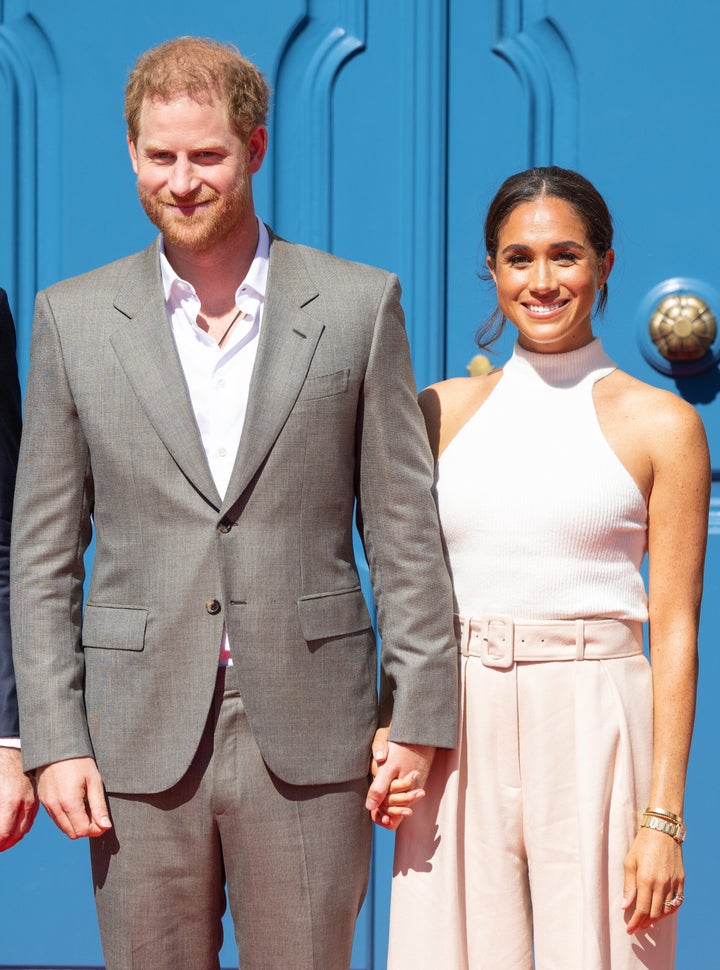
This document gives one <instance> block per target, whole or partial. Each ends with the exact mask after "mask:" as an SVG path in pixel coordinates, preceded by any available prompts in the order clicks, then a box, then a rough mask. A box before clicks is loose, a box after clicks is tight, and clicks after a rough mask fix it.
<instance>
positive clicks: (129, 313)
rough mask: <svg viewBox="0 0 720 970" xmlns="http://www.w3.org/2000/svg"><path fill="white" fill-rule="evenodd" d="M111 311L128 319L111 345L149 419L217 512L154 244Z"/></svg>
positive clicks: (216, 498) (137, 263)
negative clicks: (168, 316) (116, 310)
mask: <svg viewBox="0 0 720 970" xmlns="http://www.w3.org/2000/svg"><path fill="white" fill-rule="evenodd" d="M115 307H116V308H117V309H118V310H119V311H120V312H121V313H123V314H124V315H125V316H126V317H127V318H128V320H127V322H126V323H125V324H124V325H123V326H122V327H118V328H117V330H116V331H115V332H114V333H113V334H112V336H111V338H110V342H111V344H112V346H113V348H114V350H115V353H116V354H117V356H118V359H119V360H120V364H121V366H122V368H123V370H124V371H125V374H126V376H127V378H128V380H129V382H130V384H131V385H132V388H133V390H134V392H135V394H136V396H137V398H138V400H139V402H140V404H141V406H142V408H143V410H144V411H145V413H146V415H147V417H148V420H149V421H150V423H151V424H152V426H153V428H154V429H155V431H156V432H157V434H158V436H159V437H160V439H161V440H162V442H163V444H164V445H165V447H166V448H167V450H168V451H169V452H170V454H171V455H172V457H173V460H174V461H175V462H176V464H177V465H178V467H179V468H180V470H181V471H182V473H183V474H184V475H185V476H186V477H187V478H188V480H189V481H190V482H191V483H192V485H193V486H194V487H195V488H197V489H198V491H200V492H201V493H202V494H203V495H204V496H205V498H206V499H207V500H208V501H209V502H210V503H211V505H213V506H214V507H215V508H219V507H220V496H219V495H218V491H217V488H216V487H215V484H214V482H213V480H212V476H211V474H210V469H209V467H208V463H207V459H206V457H205V451H204V449H203V446H202V440H201V438H200V433H199V431H198V428H197V424H196V422H195V415H194V413H193V409H192V404H191V402H190V395H189V393H188V389H187V384H186V383H185V375H184V374H183V371H182V367H181V365H180V359H179V357H178V354H177V349H176V347H175V341H174V340H173V337H172V332H171V330H170V324H169V322H168V318H167V308H166V306H165V298H164V294H163V288H162V280H161V277H160V264H159V256H158V244H157V241H156V242H155V243H153V245H152V246H150V247H149V248H148V249H146V250H144V251H143V252H142V253H138V255H137V256H136V257H134V258H133V262H132V263H131V266H130V268H129V270H128V273H127V275H126V277H125V280H124V282H123V283H122V284H121V286H120V288H119V290H118V293H117V296H116V298H115Z"/></svg>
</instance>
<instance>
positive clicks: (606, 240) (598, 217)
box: [475, 165, 613, 350]
mask: <svg viewBox="0 0 720 970" xmlns="http://www.w3.org/2000/svg"><path fill="white" fill-rule="evenodd" d="M546 197H551V198H554V199H562V201H563V202H567V203H568V205H571V206H572V207H573V209H574V210H575V212H576V213H577V215H578V218H579V219H580V220H581V221H582V223H583V225H584V227H585V231H586V232H587V236H588V240H589V241H590V243H591V245H592V247H593V249H594V251H595V254H596V256H597V257H598V258H599V259H602V258H603V257H604V256H605V254H606V253H607V251H608V250H609V249H611V248H612V239H613V224H612V216H611V215H610V211H609V210H608V207H607V205H606V204H605V200H604V199H603V197H602V196H601V195H600V193H599V192H598V190H597V189H596V188H595V186H594V185H593V184H592V183H591V182H588V180H587V179H586V178H584V177H583V176H582V175H580V174H578V172H573V171H572V170H571V169H569V168H558V167H557V166H556V165H550V166H548V167H547V168H529V169H527V171H525V172H518V173H517V174H516V175H511V176H510V178H508V179H506V180H505V181H504V182H503V184H502V185H501V186H500V188H499V190H498V192H497V194H496V196H495V198H494V199H493V200H492V202H491V203H490V207H489V209H488V211H487V216H486V218H485V249H486V250H487V254H488V256H489V257H490V259H491V260H492V262H493V263H494V262H495V260H496V258H497V247H498V237H499V236H500V230H501V229H502V227H503V226H504V225H505V222H506V221H507V219H508V217H509V216H510V213H511V212H512V211H513V210H514V209H516V208H517V206H519V205H522V203H523V202H532V201H533V200H534V199H542V198H546ZM607 299H608V287H607V281H606V282H605V284H604V285H603V287H602V290H601V292H600V297H599V298H598V302H597V306H596V308H595V312H596V313H602V312H603V310H604V309H605V305H606V304H607ZM504 326H505V317H504V316H503V314H502V312H501V310H500V308H499V307H496V308H495V311H494V312H493V314H492V315H491V316H490V317H489V318H488V319H487V320H486V321H485V323H484V324H483V325H482V326H481V327H480V329H479V330H478V332H477V334H476V337H475V340H476V342H477V344H478V346H479V347H480V348H481V349H483V350H487V349H488V348H489V347H490V345H491V344H493V343H494V342H495V341H496V340H497V339H498V337H499V336H500V334H501V333H502V331H503V327H504Z"/></svg>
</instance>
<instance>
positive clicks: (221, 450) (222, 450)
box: [217, 448, 227, 458]
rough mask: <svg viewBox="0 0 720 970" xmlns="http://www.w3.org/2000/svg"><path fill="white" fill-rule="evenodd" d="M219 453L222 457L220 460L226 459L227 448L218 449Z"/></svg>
mask: <svg viewBox="0 0 720 970" xmlns="http://www.w3.org/2000/svg"><path fill="white" fill-rule="evenodd" d="M217 453H218V455H219V456H220V458H224V457H225V455H226V454H227V451H226V450H225V448H218V452H217Z"/></svg>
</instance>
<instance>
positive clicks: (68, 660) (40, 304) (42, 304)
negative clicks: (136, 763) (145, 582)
mask: <svg viewBox="0 0 720 970" xmlns="http://www.w3.org/2000/svg"><path fill="white" fill-rule="evenodd" d="M92 502H93V490H92V475H91V470H90V458H89V450H88V446H87V443H86V441H85V437H84V435H83V429H82V427H81V424H80V420H79V418H78V414H77V411H76V408H75V404H74V401H73V395H72V391H71V388H70V384H69V381H68V377H67V374H66V370H65V362H64V359H63V347H62V345H61V341H60V337H59V333H58V328H57V325H56V321H55V319H54V316H53V312H52V308H51V305H50V302H49V300H48V297H47V295H46V294H44V293H40V294H39V295H38V298H37V301H36V305H35V320H34V324H33V336H32V344H31V353H30V373H29V376H28V385H27V393H26V397H25V426H24V430H23V438H22V443H21V447H20V460H19V464H18V474H17V487H16V491H15V509H14V518H13V534H12V555H11V570H10V572H11V590H12V599H11V604H12V628H13V656H14V659H15V674H16V679H17V688H18V698H19V701H20V712H21V719H22V723H23V738H22V740H23V766H24V768H25V770H26V771H27V770H30V769H32V768H36V767H39V766H40V765H44V764H49V763H51V762H55V761H60V760H62V759H65V758H73V757H82V756H86V755H92V753H93V752H92V746H91V743H90V739H89V734H88V730H87V722H86V717H85V706H84V702H83V671H84V664H83V654H82V650H81V647H80V630H81V611H82V589H83V581H84V578H85V568H84V563H83V557H84V553H85V550H86V549H87V546H88V544H89V541H90V537H91V524H90V515H91V510H92Z"/></svg>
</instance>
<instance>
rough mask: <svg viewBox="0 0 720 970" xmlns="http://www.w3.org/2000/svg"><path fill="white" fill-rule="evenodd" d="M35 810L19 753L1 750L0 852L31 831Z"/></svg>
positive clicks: (34, 799)
mask: <svg viewBox="0 0 720 970" xmlns="http://www.w3.org/2000/svg"><path fill="white" fill-rule="evenodd" d="M37 810H38V800H37V795H36V794H35V785H34V784H33V782H32V781H31V780H30V779H29V778H28V776H27V775H25V774H23V770H22V758H21V755H20V751H19V750H18V749H17V748H3V747H0V852H2V851H3V849H9V848H10V846H11V845H15V843H16V842H19V841H20V839H21V838H22V837H23V835H25V833H26V832H29V831H30V828H31V826H32V823H33V822H34V821H35V816H36V815H37Z"/></svg>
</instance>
